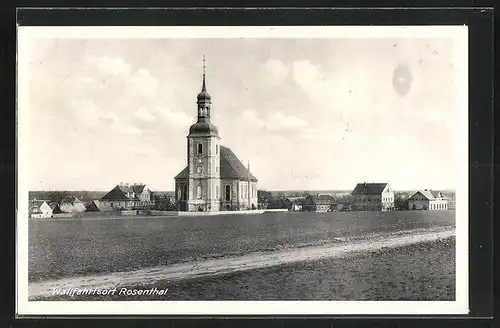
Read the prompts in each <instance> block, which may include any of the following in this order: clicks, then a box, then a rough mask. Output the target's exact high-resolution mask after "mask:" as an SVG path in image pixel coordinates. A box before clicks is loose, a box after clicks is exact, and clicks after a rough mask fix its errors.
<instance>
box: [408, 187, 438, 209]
mask: <svg viewBox="0 0 500 328" xmlns="http://www.w3.org/2000/svg"><path fill="white" fill-rule="evenodd" d="M408 209H409V210H431V211H435V210H447V209H448V200H447V198H446V197H445V196H444V195H443V194H442V193H441V192H439V191H432V190H427V189H424V190H419V191H417V192H416V193H414V194H413V195H412V196H411V197H410V198H408Z"/></svg>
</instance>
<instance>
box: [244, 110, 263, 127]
mask: <svg viewBox="0 0 500 328" xmlns="http://www.w3.org/2000/svg"><path fill="white" fill-rule="evenodd" d="M241 116H242V119H243V121H245V122H246V123H247V124H249V125H253V126H259V127H261V126H264V125H265V124H264V122H263V121H262V120H261V119H260V118H259V116H258V115H257V113H256V112H255V111H253V110H245V111H243V113H242V115H241Z"/></svg>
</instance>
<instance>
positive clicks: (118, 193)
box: [101, 185, 144, 200]
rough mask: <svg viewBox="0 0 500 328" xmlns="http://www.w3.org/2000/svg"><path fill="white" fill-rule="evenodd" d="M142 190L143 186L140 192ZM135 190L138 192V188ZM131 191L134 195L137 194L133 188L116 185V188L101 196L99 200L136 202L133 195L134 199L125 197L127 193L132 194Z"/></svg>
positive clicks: (135, 197) (136, 198) (135, 196)
mask: <svg viewBox="0 0 500 328" xmlns="http://www.w3.org/2000/svg"><path fill="white" fill-rule="evenodd" d="M143 189H144V186H143V187H142V189H140V190H141V191H142V190H143ZM136 190H139V188H137V189H136ZM132 191H133V192H135V193H137V192H136V191H134V187H133V186H124V185H117V186H116V187H114V188H113V189H111V191H110V192H108V193H107V194H106V195H104V196H102V198H101V199H107V200H138V199H139V198H138V197H137V195H134V197H129V196H127V193H128V192H132Z"/></svg>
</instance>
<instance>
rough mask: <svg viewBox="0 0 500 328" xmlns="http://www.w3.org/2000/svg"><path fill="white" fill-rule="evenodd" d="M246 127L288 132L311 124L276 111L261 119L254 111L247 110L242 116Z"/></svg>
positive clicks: (241, 118)
mask: <svg viewBox="0 0 500 328" xmlns="http://www.w3.org/2000/svg"><path fill="white" fill-rule="evenodd" d="M240 120H241V121H242V122H243V124H244V125H245V126H250V127H253V128H255V127H257V128H264V129H265V130H267V131H273V132H278V131H286V130H289V129H296V128H301V129H302V128H304V127H306V126H307V125H308V124H309V123H308V122H307V121H306V120H304V119H302V118H300V117H297V116H293V115H285V114H284V113H283V112H282V111H274V112H272V113H271V114H269V115H267V116H266V117H260V116H259V115H258V114H257V113H256V112H255V111H253V110H245V111H243V113H242V115H241V116H240Z"/></svg>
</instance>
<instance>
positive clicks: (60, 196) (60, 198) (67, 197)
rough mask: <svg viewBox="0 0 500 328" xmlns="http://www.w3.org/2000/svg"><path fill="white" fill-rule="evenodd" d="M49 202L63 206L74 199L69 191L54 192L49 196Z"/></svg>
mask: <svg viewBox="0 0 500 328" xmlns="http://www.w3.org/2000/svg"><path fill="white" fill-rule="evenodd" d="M49 200H50V202H52V203H56V204H57V205H61V204H62V203H66V202H68V203H69V202H71V201H72V200H73V197H72V195H71V194H70V193H69V192H68V191H53V192H51V193H50V194H49Z"/></svg>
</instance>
